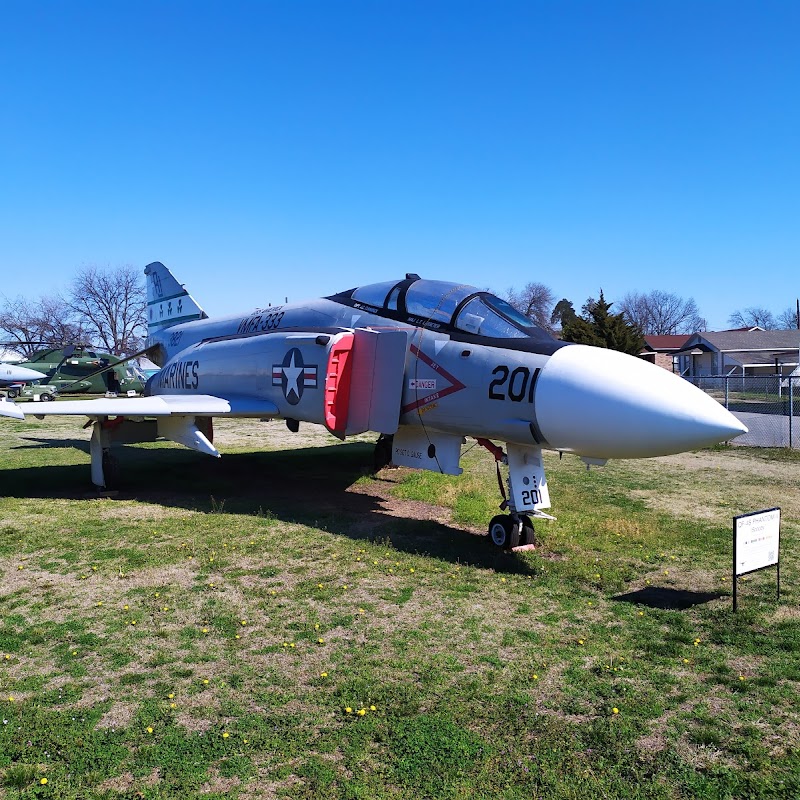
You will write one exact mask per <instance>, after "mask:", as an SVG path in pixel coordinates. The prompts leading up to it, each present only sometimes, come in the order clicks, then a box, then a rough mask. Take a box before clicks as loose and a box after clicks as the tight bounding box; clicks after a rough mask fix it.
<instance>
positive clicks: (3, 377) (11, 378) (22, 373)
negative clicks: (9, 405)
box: [0, 362, 47, 397]
mask: <svg viewBox="0 0 800 800" xmlns="http://www.w3.org/2000/svg"><path fill="white" fill-rule="evenodd" d="M46 377H47V375H45V374H44V373H43V372H38V371H37V370H35V369H28V368H27V367H20V366H19V365H18V364H6V363H4V362H0V388H4V387H7V386H9V387H14V388H12V390H11V392H10V396H11V397H16V396H17V394H18V393H19V391H18V389H17V388H16V386H15V384H22V383H31V382H32V381H39V380H41V379H42V378H46Z"/></svg>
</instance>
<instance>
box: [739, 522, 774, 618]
mask: <svg viewBox="0 0 800 800" xmlns="http://www.w3.org/2000/svg"><path fill="white" fill-rule="evenodd" d="M780 544H781V510H780V509H779V508H768V509H766V510H764V511H753V512H752V513H751V514H742V515H741V516H739V517H734V518H733V576H732V577H733V610H734V611H736V608H737V583H738V581H737V579H738V577H739V576H740V575H746V574H747V573H748V572H755V571H756V570H759V569H765V568H766V567H775V579H776V580H775V582H776V589H777V597H778V599H780V596H781V563H780Z"/></svg>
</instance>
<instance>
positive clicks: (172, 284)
mask: <svg viewBox="0 0 800 800" xmlns="http://www.w3.org/2000/svg"><path fill="white" fill-rule="evenodd" d="M144 274H145V275H147V335H148V336H152V335H153V334H154V333H157V332H158V331H160V330H163V329H164V328H170V327H172V326H173V325H177V324H178V323H180V322H189V321H191V320H193V319H206V318H207V317H208V314H206V312H205V311H203V309H202V308H200V306H199V305H198V304H197V302H196V301H195V299H194V298H193V297H192V296H191V295H190V294H189V292H187V291H186V289H184V288H183V286H182V285H181V284H180V283H178V281H176V280H175V278H174V276H173V275H172V273H171V272H170V271H169V270H168V269H167V268H166V267H165V266H164V265H163V264H162V263H161V262H160V261H154V262H153V263H152V264H148V265H147V266H146V267H145V268H144Z"/></svg>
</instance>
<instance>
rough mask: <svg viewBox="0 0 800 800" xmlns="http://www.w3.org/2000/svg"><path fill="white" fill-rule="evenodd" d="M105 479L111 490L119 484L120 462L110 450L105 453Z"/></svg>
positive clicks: (106, 486) (107, 486)
mask: <svg viewBox="0 0 800 800" xmlns="http://www.w3.org/2000/svg"><path fill="white" fill-rule="evenodd" d="M103 480H104V481H105V484H106V485H105V488H106V489H107V490H109V491H110V490H112V489H116V488H117V486H119V462H118V461H117V459H116V458H115V457H114V456H112V455H111V453H109V452H108V451H105V452H104V453H103Z"/></svg>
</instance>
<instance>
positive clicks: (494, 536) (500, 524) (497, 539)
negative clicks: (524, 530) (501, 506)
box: [489, 514, 519, 550]
mask: <svg viewBox="0 0 800 800" xmlns="http://www.w3.org/2000/svg"><path fill="white" fill-rule="evenodd" d="M489 538H490V539H491V540H492V544H495V545H497V547H500V548H502V549H503V550H510V549H511V548H512V547H516V546H517V545H518V544H519V525H515V524H514V522H513V520H512V519H511V517H510V516H508V514H498V515H497V516H496V517H492V521H491V522H490V523H489Z"/></svg>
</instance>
